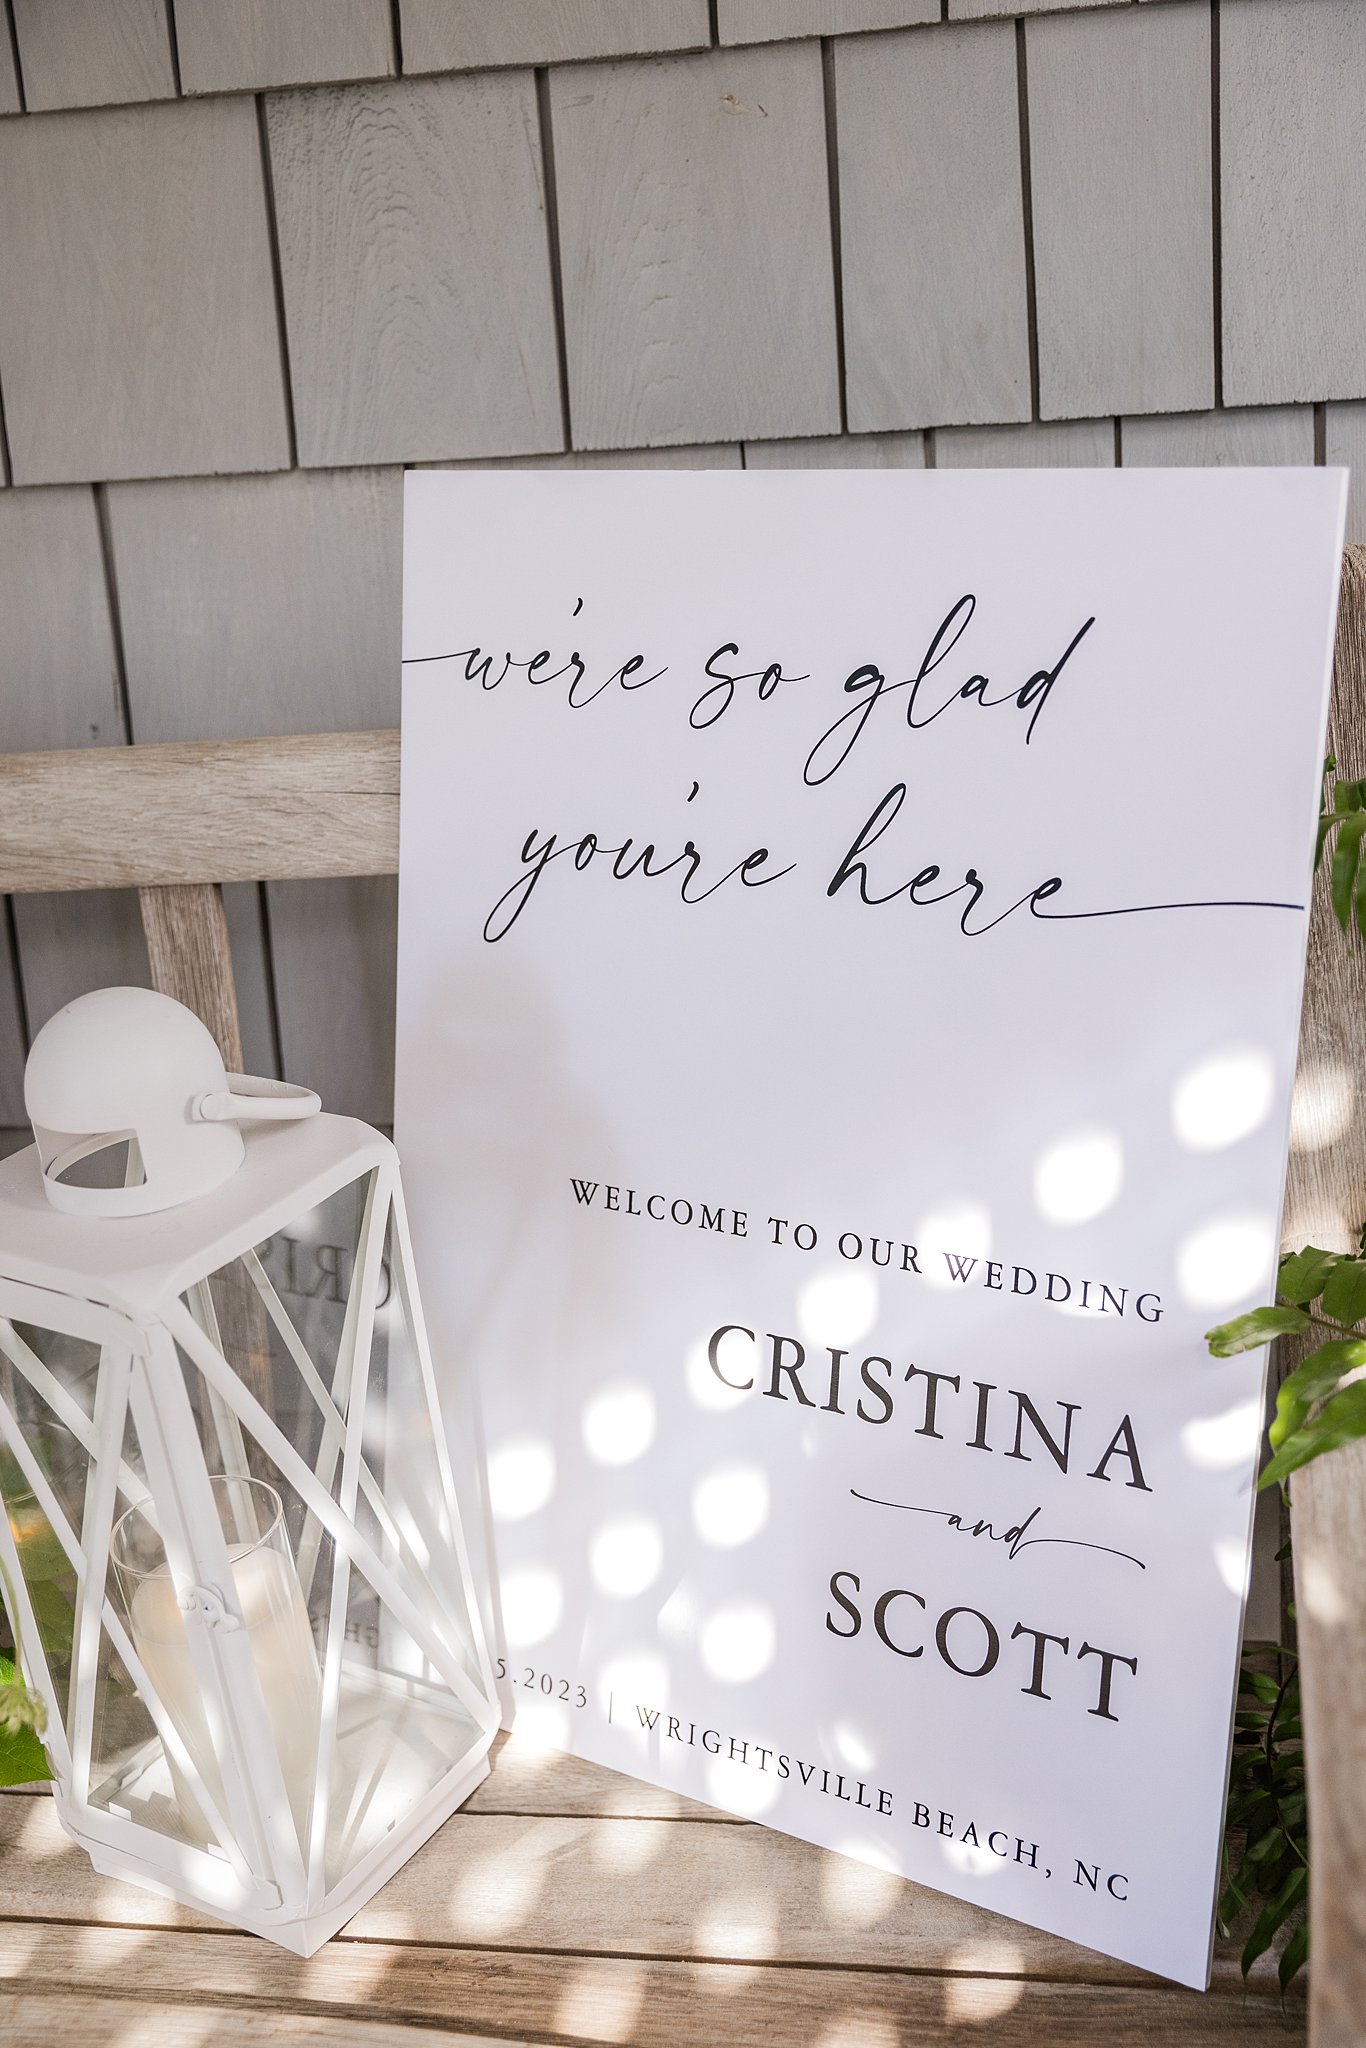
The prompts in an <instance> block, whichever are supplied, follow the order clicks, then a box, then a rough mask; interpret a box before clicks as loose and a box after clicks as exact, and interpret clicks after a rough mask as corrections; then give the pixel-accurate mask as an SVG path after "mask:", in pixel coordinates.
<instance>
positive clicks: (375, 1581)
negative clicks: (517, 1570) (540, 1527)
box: [0, 989, 498, 1955]
mask: <svg viewBox="0 0 1366 2048" xmlns="http://www.w3.org/2000/svg"><path fill="white" fill-rule="evenodd" d="M26 1101H27V1106H28V1111H29V1115H30V1118H31V1120H32V1122H33V1125H34V1132H35V1136H36V1139H37V1143H36V1145H35V1146H32V1147H30V1148H29V1149H28V1150H27V1151H25V1152H21V1153H19V1154H18V1155H16V1156H15V1157H14V1158H13V1159H10V1160H8V1161H6V1162H5V1163H4V1164H3V1166H0V1495H3V1503H4V1508H5V1513H4V1514H0V1578H3V1585H4V1595H5V1605H6V1608H7V1610H8V1613H9V1617H10V1622H11V1625H12V1627H13V1630H14V1634H15V1640H16V1644H17V1646H18V1651H19V1659H20V1664H21V1667H22V1670H23V1673H24V1676H25V1678H26V1680H27V1682H28V1683H29V1685H31V1686H32V1687H34V1688H35V1689H36V1690H37V1691H39V1692H41V1693H42V1695H43V1696H44V1698H45V1700H46V1702H47V1708H48V1730H47V1738H46V1739H47V1743H48V1748H49V1754H50V1757H51V1761H52V1767H53V1770H54V1773H55V1775H56V1780H57V1783H56V1802H57V1810H58V1813H59V1815H60V1817H61V1821H62V1824H63V1826H64V1827H65V1829H66V1831H67V1833H68V1834H69V1835H71V1836H72V1837H73V1839H74V1840H75V1841H77V1842H79V1843H80V1844H81V1846H82V1847H83V1848H85V1849H86V1850H87V1851H88V1852H89V1855H90V1858H91V1861H92V1862H93V1863H94V1864H95V1867H96V1868H97V1869H98V1870H101V1871H103V1872H105V1873H106V1874H107V1875H109V1876H114V1877H123V1878H129V1879H132V1880H133V1881H134V1882H136V1883H140V1884H144V1885H147V1886H149V1887H151V1888H152V1889H154V1890H156V1891H159V1892H162V1893H166V1894H169V1895H170V1896H171V1897H173V1898H176V1899H179V1900H181V1901H182V1902H183V1903H184V1904H186V1905H190V1906H194V1907H198V1908H199V1909H201V1910H202V1911H205V1912H209V1913H212V1914H216V1915H218V1916H219V1917H220V1918H222V1919H225V1920H230V1921H233V1922H235V1923H236V1924H238V1925H240V1926H243V1927H247V1928H250V1929H252V1930H253V1931H255V1932H256V1933H259V1934H265V1935H269V1936H270V1937H271V1939H272V1940H275V1941H278V1942H281V1943H283V1944H284V1946H286V1947H287V1948H291V1949H294V1950H296V1951H297V1952H298V1953H299V1954H301V1955H308V1954H311V1953H312V1951H313V1950H314V1949H315V1948H317V1947H318V1945H319V1944H320V1943H321V1942H323V1941H325V1940H326V1939H327V1937H328V1936H329V1935H330V1934H332V1933H334V1932H335V1931H336V1929H337V1928H338V1927H340V1926H341V1925H342V1924H343V1923H344V1922H345V1921H346V1920H348V1919H349V1918H350V1917H351V1915H352V1914H353V1913H355V1912H356V1910H357V1909H358V1908H359V1907H360V1906H361V1905H362V1904H363V1903H364V1902H365V1900H366V1899H368V1898H369V1897H370V1896H371V1894H372V1893H373V1892H375V1891H376V1890H377V1889H378V1887H379V1886H380V1885H382V1884H383V1883H384V1882H385V1880H386V1879H387V1878H388V1877H389V1876H390V1875H391V1874H392V1873H393V1872H394V1870H396V1869H397V1868H398V1866H399V1864H400V1863H402V1862H403V1860H404V1859H405V1858H406V1857H407V1856H409V1855H410V1854H411V1853H412V1851H413V1850H414V1849H415V1848H416V1847H417V1846H418V1845H419V1843H421V1842H423V1841H424V1840H425V1839H426V1838H427V1836H428V1835H429V1834H431V1833H432V1831H433V1830H434V1829H435V1828H436V1827H437V1826H439V1824H440V1823H441V1822H442V1821H443V1820H444V1819H445V1818H446V1817H447V1815H448V1814H450V1813H451V1812H453V1811H454V1809H455V1808H456V1807H457V1806H458V1805H459V1804H460V1803H461V1801H462V1800H464V1799H465V1798H467V1797H468V1795H469V1794H470V1792H471V1791H472V1790H473V1789H474V1787H475V1786H476V1785H477V1784H478V1783H479V1781H480V1779H481V1778H482V1777H483V1776H484V1775H485V1773H486V1771H487V1769H488V1749H489V1744H490V1742H491V1740H492V1738H493V1733H494V1730H495V1728H496V1726H497V1723H498V1707H497V1703H496V1698H495V1694H494V1687H493V1675H492V1672H491V1670H490V1667H489V1660H488V1653H487V1650H486V1648H485V1645H484V1638H483V1632H482V1629H481V1626H480V1621H479V1610H478V1604H477V1601H476V1600H475V1598H474V1593H473V1588H472V1585H471V1581H470V1575H469V1567H468V1564H467V1561H466V1556H465V1549H464V1543H463V1540H462V1537H461V1532H460V1525H459V1519H458V1515H457V1511H456V1503H455V1495H454V1491H453V1487H452V1482H451V1473H450V1467H449V1463H448V1459H447V1451H446V1445H445V1441H444V1438H443V1435H442V1431H441V1424H440V1418H439V1414H438V1409H437V1401H436V1391H435V1387H434V1384H433V1378H432V1367H431V1360H430V1357H429V1354H428V1350H427V1341H426V1336H425V1333H424V1330H423V1324H422V1313H421V1309H420V1307H419V1304H418V1297H417V1289H416V1284H415V1281H414V1277H413V1270H412V1255H411V1249H410V1245H409V1239H408V1228H407V1222H406V1218H405V1215H404V1209H403V1199H402V1194H401V1191H400V1187H399V1178H398V1165H397V1159H396V1155H395V1153H394V1149H393V1147H392V1145H391V1144H390V1143H389V1142H388V1140H387V1139H386V1138H384V1137H382V1136H381V1135H380V1134H379V1133H378V1132H377V1131H373V1130H371V1129H370V1128H369V1127H368V1126H367V1125H365V1124H362V1123H357V1122H355V1121H353V1120H351V1119H350V1118H346V1117H337V1116H327V1115H323V1114H321V1113H320V1108H319V1103H318V1098H317V1096H316V1095H311V1094H309V1093H308V1091H306V1090H303V1089H298V1088H289V1087H286V1086H285V1085H284V1084H282V1083H278V1082H270V1081H259V1080H253V1079H249V1078H245V1077H243V1076H240V1075H229V1074H227V1073H225V1071H224V1067H223V1062H222V1060H221V1058H220V1057H219V1054H218V1050H217V1047H216V1046H215V1044H214V1041H213V1039H212V1038H211V1036H210V1035H209V1033H208V1031H207V1030H206V1029H205V1028H204V1026H203V1025H202V1024H201V1023H200V1022H199V1020H198V1019H197V1018H196V1017H195V1016H194V1015H193V1014H192V1013H191V1012H190V1011H189V1010H186V1009H184V1008H183V1007H182V1006H181V1005H180V1004H178V1003H174V1002H172V1001H171V1000H170V999H169V998H168V997H165V996H159V995H154V994H152V993H151V992H150V991H148V990H145V989H104V990H101V991H100V992H99V993H98V994H95V995H89V996H83V997H81V998H80V999H79V1001H77V1002H74V1003H72V1004H70V1005H68V1007H67V1008H66V1009H65V1010H63V1011H61V1012H59V1013H58V1015H57V1016H56V1017H54V1018H53V1019H52V1020H51V1022H50V1023H48V1024H47V1025H45V1026H44V1028H43V1029H42V1031H40V1032H39V1034H38V1037H37V1039H36V1040H35V1042H34V1045H33V1050H32V1052H31V1054H30V1057H29V1064H28V1070H27V1076H26ZM243 1125H245V1129H243V1128H242V1126H243Z"/></svg>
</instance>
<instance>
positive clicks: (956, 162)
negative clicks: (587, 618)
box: [0, 0, 1366, 1125]
mask: <svg viewBox="0 0 1366 2048" xmlns="http://www.w3.org/2000/svg"><path fill="white" fill-rule="evenodd" d="M1364 165H1366V0H1108V4H1107V0H1101V4H1093V5H1086V6H1083V5H1069V4H1067V0H711V4H709V0H0V751H13V750H19V749H25V748H35V747H54V746H62V747H66V746H123V745H127V744H128V743H129V742H130V741H134V740H156V739H171V738H201V737H202V738H211V737H219V736H230V735H242V734H252V733H275V732H287V731H291V730H314V729H321V728H337V729H341V728H348V727H358V726H366V725H377V724H378V725H384V724H390V723H392V722H394V721H395V720H396V718H397V712H398V651H399V587H400V561H399V505H400V496H401V492H400V479H401V471H402V467H403V465H405V464H409V463H416V462H442V463H444V462H462V463H464V462H485V461H514V462H515V461H527V462H532V463H536V464H544V465H564V466H580V465H586V464H594V465H597V464H621V465H630V466H636V465H641V466H649V465H653V464H660V465H671V466H680V465H681V466H697V465H702V466H705V465H713V464H724V465H727V466H732V467H739V466H741V465H743V464H753V465H754V466H756V467H764V468H773V467H796V466H801V465H805V464H813V465H818V466H822V467H827V466H828V467H839V466H842V465H856V466H871V467H914V468H918V467H921V466H934V465H973V464H976V465H991V464H1054V463H1062V464H1077V463H1082V464H1102V463H1114V462H1122V463H1166V464H1205V463H1247V462H1251V463H1267V462H1273V463H1275V462H1313V461H1319V462H1322V461H1324V460H1327V461H1329V462H1349V463H1350V462H1353V461H1354V460H1355V459H1356V457H1357V456H1358V453H1360V455H1361V458H1362V461H1363V462H1364V463H1366V204H1363V202H1362V197H1361V182H1362V177H1363V166H1364ZM1351 537H1352V538H1355V539H1363V540H1366V493H1363V494H1362V495H1361V496H1359V497H1358V499H1357V501H1356V504H1355V506H1354V511H1353V519H1352V527H1351ZM230 895H231V900H230V903H229V915H230V920H231V926H232V933H233V941H234V948H235V954H236V958H237V963H238V973H239V979H240V982H241V989H242V1001H243V1021H244V1027H245V1037H246V1043H247V1057H248V1061H249V1063H250V1064H251V1065H252V1066H253V1067H255V1068H256V1069H257V1070H258V1071H260V1072H264V1073H284V1074H285V1075H287V1076H288V1077H289V1078H291V1079H298V1080H304V1081H308V1082H310V1083H312V1084H313V1085H315V1086H317V1087H318V1088H320V1089H321V1091H322V1093H323V1095H324V1097H325V1099H326V1100H327V1101H328V1103H329V1105H330V1106H332V1107H335V1108H339V1109H344V1110H350V1111H354V1112H357V1113H359V1114H362V1115H365V1116H368V1117H370V1118H372V1119H374V1120H377V1121H381V1122H382V1121H386V1120H387V1119H388V1116H389V1114H390V1104H391V1072H390V1069H391V1064H392V1048H393V1025H392V1004H393V962H394V936H395V899H394V891H393V888H392V886H391V885H390V884H389V883H386V882H374V883H356V882H337V883H306V884H302V883H301V884H293V885H289V886H274V885H272V886H270V887H268V888H262V889H257V888H249V889H248V888H243V889H237V890H235V891H232V892H230ZM145 976H146V957H145V952H144V949H143V944H142V939H141V935H140V928H139V925H138V920H137V916H136V911H135V907H134V906H133V905H131V904H129V903H127V902H124V901H122V900H120V899H119V898H117V897H83V896H70V897H48V898H45V899H29V900H27V901H16V902H14V903H12V904H8V905H5V906H4V917H3V919H0V1125H3V1124H13V1123H17V1122H18V1121H19V1120H20V1119H21V1117H22V1094H21V1077H22V1065H23V1057H24V1052H25V1047H26V1042H27V1038H28V1036H29V1035H31V1033H32V1032H33V1030H35V1029H36V1028H37V1026H38V1025H40V1024H41V1023H42V1022H43V1020H44V1019H45V1018H46V1017H47V1016H48V1015H49V1014H50V1013H51V1011H52V1010H53V1009H54V1008H55V1007H56V1006H57V1005H59V1004H60V1003H62V1002H63V1001H65V1000H67V999H69V998H70V997H71V996H72V995H73V994H76V993H78V992H79V991H80V990H81V989H83V988H87V987H93V986H97V985H99V984H101V983H104V982H108V981H116V980H134V981H136V980H140V979H144V978H145Z"/></svg>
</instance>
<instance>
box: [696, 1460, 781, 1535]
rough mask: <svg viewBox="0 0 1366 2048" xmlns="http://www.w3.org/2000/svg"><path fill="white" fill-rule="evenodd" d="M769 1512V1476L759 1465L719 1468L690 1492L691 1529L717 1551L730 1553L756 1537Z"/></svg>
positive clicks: (707, 1475)
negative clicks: (729, 1551)
mask: <svg viewBox="0 0 1366 2048" xmlns="http://www.w3.org/2000/svg"><path fill="white" fill-rule="evenodd" d="M768 1508H769V1494H768V1476H767V1474H766V1473H765V1472H764V1471H763V1470H762V1469H761V1467H760V1466H758V1465H718V1466H716V1467H715V1469H714V1470H713V1471H711V1472H707V1473H705V1474H704V1475H703V1477H702V1478H701V1479H699V1480H698V1482H697V1484H696V1486H695V1487H694V1488H693V1495H692V1518H693V1527H694V1528H695V1529H696V1531H697V1533H698V1535H699V1536H700V1537H701V1538H702V1541H703V1542H704V1543H712V1544H714V1545H715V1546H716V1548H717V1549H718V1550H732V1549H734V1548H735V1546H736V1545H737V1544H739V1543H748V1542H749V1540H750V1538H751V1537H753V1536H757V1535H758V1533H759V1531H760V1530H761V1529H762V1528H763V1526H764V1524H765V1523H766V1522H767V1520H768Z"/></svg>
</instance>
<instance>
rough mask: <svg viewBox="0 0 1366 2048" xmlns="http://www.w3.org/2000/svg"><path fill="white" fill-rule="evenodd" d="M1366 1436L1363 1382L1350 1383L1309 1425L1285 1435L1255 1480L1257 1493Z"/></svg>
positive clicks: (1328, 1402) (1327, 1403) (1365, 1391)
mask: <svg viewBox="0 0 1366 2048" xmlns="http://www.w3.org/2000/svg"><path fill="white" fill-rule="evenodd" d="M1363 1436H1366V1380H1353V1382H1352V1384H1351V1386H1350V1387H1343V1389H1342V1390H1341V1392H1340V1393H1337V1394H1334V1395H1333V1397H1332V1399H1331V1400H1330V1401H1325V1402H1324V1404H1323V1407H1322V1408H1321V1409H1320V1410H1319V1413H1318V1414H1317V1415H1316V1416H1315V1417H1314V1420H1313V1421H1312V1422H1307V1423H1306V1424H1305V1425H1304V1427H1303V1428H1302V1429H1297V1430H1296V1431H1295V1432H1294V1434H1293V1435H1291V1436H1288V1437H1287V1438H1286V1440H1285V1442H1284V1443H1283V1444H1282V1445H1281V1447H1280V1449H1279V1450H1278V1451H1277V1453H1276V1455H1275V1457H1274V1458H1273V1459H1272V1460H1271V1463H1270V1464H1269V1465H1268V1466H1267V1468H1266V1470H1265V1471H1264V1472H1263V1474H1262V1476H1261V1478H1260V1479H1259V1480H1258V1481H1257V1486H1258V1489H1259V1490H1262V1489H1265V1488H1266V1487H1268V1486H1275V1485H1276V1484H1277V1483H1278V1482H1279V1481H1281V1480H1283V1479H1287V1478H1289V1476H1290V1474H1291V1473H1292V1472H1298V1471H1299V1470H1300V1468H1301V1466H1303V1465H1307V1464H1309V1463H1310V1461H1311V1460H1312V1459H1314V1458H1321V1457H1322V1456H1323V1454H1324V1452H1325V1451H1336V1450H1340V1449H1341V1448H1342V1446H1343V1445H1344V1444H1350V1443H1354V1442H1355V1441H1356V1440H1357V1438H1359V1437H1363Z"/></svg>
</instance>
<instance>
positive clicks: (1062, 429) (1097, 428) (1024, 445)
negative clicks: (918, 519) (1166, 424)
mask: <svg viewBox="0 0 1366 2048" xmlns="http://www.w3.org/2000/svg"><path fill="white" fill-rule="evenodd" d="M1114 459H1115V423H1114V421H1113V420H1042V421H1039V420H1035V421H1032V422H1030V423H1029V424H1027V425H1025V426H1022V427H944V428H942V429H941V430H940V431H939V432H938V433H937V434H936V435H935V437H934V462H935V468H936V469H1109V468H1110V467H1112V465H1113V463H1114Z"/></svg>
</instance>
